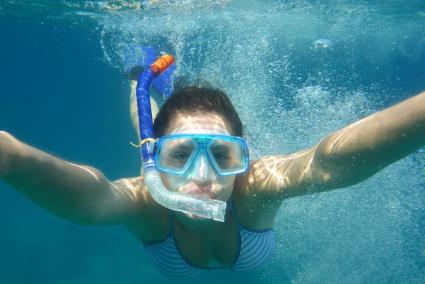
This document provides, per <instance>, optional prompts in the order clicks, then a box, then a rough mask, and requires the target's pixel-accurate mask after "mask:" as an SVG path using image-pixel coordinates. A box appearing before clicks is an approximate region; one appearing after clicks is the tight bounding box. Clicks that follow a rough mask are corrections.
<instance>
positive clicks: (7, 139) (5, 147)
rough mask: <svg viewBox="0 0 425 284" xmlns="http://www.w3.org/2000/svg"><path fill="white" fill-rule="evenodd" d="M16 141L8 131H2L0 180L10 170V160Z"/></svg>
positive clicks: (0, 133) (0, 132) (0, 134)
mask: <svg viewBox="0 0 425 284" xmlns="http://www.w3.org/2000/svg"><path fill="white" fill-rule="evenodd" d="M15 143H16V139H15V138H14V137H13V136H12V135H11V134H9V133H8V132H6V131H0V178H1V177H3V176H5V175H6V174H7V173H8V172H9V170H10V166H11V163H10V160H11V158H10V157H11V153H12V148H13V145H14V144H15Z"/></svg>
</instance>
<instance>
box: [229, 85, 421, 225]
mask: <svg viewBox="0 0 425 284" xmlns="http://www.w3.org/2000/svg"><path fill="white" fill-rule="evenodd" d="M424 145H425V92H424V93H421V94H419V95H417V96H415V97H413V98H410V99H408V100H406V101H403V102H401V103H399V104H397V105H395V106H392V107H390V108H387V109H385V110H383V111H380V112H378V113H375V114H373V115H370V116H368V117H366V118H364V119H362V120H359V121H357V122H355V123H353V124H351V125H348V126H347V127H345V128H343V129H341V130H339V131H336V132H334V133H331V134H330V135H328V136H326V137H325V138H324V139H322V140H321V141H320V142H319V143H318V144H317V145H315V146H314V147H312V148H310V149H306V150H304V151H300V152H297V153H294V154H291V155H287V156H283V155H282V156H266V157H262V158H261V159H259V160H257V161H256V162H255V163H254V164H253V165H252V166H251V168H250V171H249V172H248V173H247V174H246V175H244V176H242V177H239V178H238V179H237V186H238V188H240V191H238V192H240V193H241V194H240V195H237V200H238V199H239V207H240V208H241V209H240V210H241V211H243V212H245V215H246V216H245V218H246V219H247V220H250V221H249V222H250V223H251V224H257V227H258V228H270V227H272V226H273V223H274V219H275V216H276V213H277V210H278V209H279V207H280V205H281V203H282V201H283V200H284V199H286V198H290V197H294V196H299V195H304V194H309V193H314V192H321V191H328V190H332V189H336V188H342V187H347V186H350V185H354V184H356V183H359V182H361V181H363V180H365V179H367V178H368V177H370V176H372V175H373V174H375V173H376V172H378V171H379V170H381V169H382V168H384V167H386V166H388V165H390V164H391V163H393V162H395V161H397V160H399V159H401V158H403V157H405V156H407V155H408V154H410V153H412V152H414V151H416V150H417V149H419V148H420V147H422V146H424Z"/></svg>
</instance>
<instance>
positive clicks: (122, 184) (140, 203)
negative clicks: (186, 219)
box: [114, 176, 168, 244]
mask: <svg viewBox="0 0 425 284" xmlns="http://www.w3.org/2000/svg"><path fill="white" fill-rule="evenodd" d="M114 187H115V189H116V190H117V191H118V192H119V194H121V195H125V196H126V198H127V199H132V200H133V202H132V204H134V206H135V208H133V214H131V218H128V220H127V222H125V226H126V227H127V229H128V230H129V231H130V232H131V233H133V234H134V235H135V236H136V237H137V239H138V240H139V241H140V242H142V243H143V244H148V243H152V242H155V241H158V240H161V239H163V237H164V235H166V234H167V228H168V225H167V224H168V218H167V217H168V215H167V210H166V209H165V208H164V207H162V206H161V205H159V204H158V203H157V202H155V200H153V198H152V196H151V195H150V194H149V191H148V189H147V187H146V185H145V182H144V179H143V177H142V176H140V177H133V178H123V179H119V180H116V181H114Z"/></svg>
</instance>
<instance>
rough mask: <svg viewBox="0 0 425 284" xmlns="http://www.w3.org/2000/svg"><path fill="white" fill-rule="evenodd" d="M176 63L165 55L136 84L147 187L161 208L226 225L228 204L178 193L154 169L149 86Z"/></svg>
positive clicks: (141, 150) (142, 155) (141, 148)
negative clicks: (165, 183)
mask: <svg viewBox="0 0 425 284" xmlns="http://www.w3.org/2000/svg"><path fill="white" fill-rule="evenodd" d="M173 63H174V57H172V56H171V55H163V56H161V57H160V58H159V59H158V60H156V61H155V62H154V63H153V64H152V65H151V68H148V69H146V70H145V71H144V72H142V74H140V77H139V80H138V81H137V90H136V96H137V111H138V115H139V130H140V154H141V158H142V166H143V175H144V181H145V184H146V186H147V188H148V190H149V193H150V194H151V196H152V198H153V199H154V200H155V201H156V202H158V203H159V204H161V205H162V206H164V207H166V208H169V209H171V210H175V211H180V212H183V213H192V214H195V215H197V216H200V217H203V218H207V219H212V220H216V221H221V222H224V216H225V212H226V202H224V201H220V200H210V199H198V198H194V197H190V196H187V195H184V194H181V193H179V192H172V191H169V190H168V189H167V188H166V187H165V186H164V184H163V183H162V180H161V175H160V173H159V172H158V170H157V168H156V166H155V160H154V149H155V143H156V140H155V138H154V134H153V123H152V110H151V104H150V92H149V89H150V86H151V84H152V81H153V79H155V77H156V76H158V75H159V74H161V73H162V72H164V71H165V70H166V69H167V68H168V67H169V66H170V65H171V64H173Z"/></svg>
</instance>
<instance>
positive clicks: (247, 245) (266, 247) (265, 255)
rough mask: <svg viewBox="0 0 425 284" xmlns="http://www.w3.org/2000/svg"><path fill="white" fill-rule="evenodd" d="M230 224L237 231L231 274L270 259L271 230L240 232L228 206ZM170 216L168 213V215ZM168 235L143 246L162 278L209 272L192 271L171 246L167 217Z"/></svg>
mask: <svg viewBox="0 0 425 284" xmlns="http://www.w3.org/2000/svg"><path fill="white" fill-rule="evenodd" d="M230 210H231V213H232V216H233V220H234V221H235V223H236V224H237V225H238V228H239V234H240V239H239V247H238V251H239V252H238V257H237V258H236V260H235V263H234V264H233V265H232V267H231V268H229V269H230V270H231V271H249V270H253V269H255V268H257V267H259V266H261V265H263V264H265V263H266V262H267V261H269V260H270V259H271V257H272V256H273V254H274V250H275V236H274V232H273V229H268V230H261V231H253V230H247V229H245V228H243V227H242V226H241V225H240V224H239V222H238V220H237V218H236V214H235V210H234V208H233V202H230ZM170 212H171V211H170ZM169 227H170V228H169V234H168V236H167V238H166V239H165V240H164V241H162V242H158V243H154V244H149V245H146V246H145V248H146V249H147V250H148V251H149V252H150V255H151V257H152V260H153V262H154V264H155V266H156V267H157V268H158V269H159V270H160V271H161V272H162V273H163V274H164V275H165V276H168V277H172V278H181V277H187V276H193V275H195V274H198V273H199V272H201V271H208V270H212V269H215V268H212V269H207V268H199V267H194V266H192V265H190V264H188V262H187V261H186V260H185V259H184V258H183V256H182V255H181V254H180V252H179V250H178V249H177V247H176V245H175V243H174V216H173V215H172V214H170V222H169Z"/></svg>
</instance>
